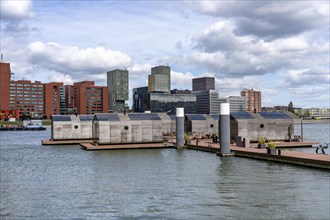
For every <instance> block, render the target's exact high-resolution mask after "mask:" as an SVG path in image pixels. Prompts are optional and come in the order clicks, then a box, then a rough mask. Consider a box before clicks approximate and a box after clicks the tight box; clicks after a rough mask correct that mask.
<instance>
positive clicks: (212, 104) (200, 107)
mask: <svg viewBox="0 0 330 220" xmlns="http://www.w3.org/2000/svg"><path fill="white" fill-rule="evenodd" d="M192 94H193V95H195V96H196V113H198V114H219V112H220V100H219V93H218V92H217V91H215V90H206V91H193V93H192Z"/></svg>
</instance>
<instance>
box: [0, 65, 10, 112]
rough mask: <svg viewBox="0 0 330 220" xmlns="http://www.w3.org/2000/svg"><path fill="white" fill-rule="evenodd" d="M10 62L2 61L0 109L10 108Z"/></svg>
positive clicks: (0, 69) (0, 67)
mask: <svg viewBox="0 0 330 220" xmlns="http://www.w3.org/2000/svg"><path fill="white" fill-rule="evenodd" d="M9 84H10V63H3V62H0V110H9V107H10V106H9V97H10V88H9Z"/></svg>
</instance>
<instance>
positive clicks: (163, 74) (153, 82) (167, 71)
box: [148, 66, 171, 94]
mask: <svg viewBox="0 0 330 220" xmlns="http://www.w3.org/2000/svg"><path fill="white" fill-rule="evenodd" d="M148 90H149V93H167V94H170V93H171V68H170V67H169V66H156V67H153V68H151V74H150V75H149V76H148Z"/></svg>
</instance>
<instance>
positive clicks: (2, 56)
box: [1, 54, 3, 62]
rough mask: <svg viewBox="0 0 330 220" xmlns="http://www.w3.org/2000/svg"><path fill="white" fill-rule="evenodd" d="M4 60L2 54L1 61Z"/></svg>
mask: <svg viewBox="0 0 330 220" xmlns="http://www.w3.org/2000/svg"><path fill="white" fill-rule="evenodd" d="M2 61H3V54H1V62H2Z"/></svg>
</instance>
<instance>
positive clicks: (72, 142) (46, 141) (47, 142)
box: [41, 139, 92, 145]
mask: <svg viewBox="0 0 330 220" xmlns="http://www.w3.org/2000/svg"><path fill="white" fill-rule="evenodd" d="M80 143H92V140H91V139H88V140H60V141H55V140H51V139H44V140H41V144H42V145H79V144H80Z"/></svg>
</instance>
